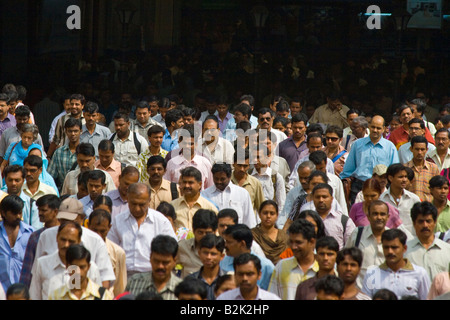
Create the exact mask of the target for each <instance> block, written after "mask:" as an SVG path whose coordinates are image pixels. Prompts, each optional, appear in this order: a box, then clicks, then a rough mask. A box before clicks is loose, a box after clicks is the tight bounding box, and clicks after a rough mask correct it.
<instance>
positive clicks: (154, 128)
mask: <svg viewBox="0 0 450 320" xmlns="http://www.w3.org/2000/svg"><path fill="white" fill-rule="evenodd" d="M165 132H166V131H165V130H164V128H163V127H161V126H159V125H157V124H155V125H153V126H151V127H150V128H148V130H147V136H148V137H151V135H152V134H155V133H165Z"/></svg>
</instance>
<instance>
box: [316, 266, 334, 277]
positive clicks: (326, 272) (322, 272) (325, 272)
mask: <svg viewBox="0 0 450 320" xmlns="http://www.w3.org/2000/svg"><path fill="white" fill-rule="evenodd" d="M328 275H331V276H333V275H334V269H331V270H322V269H320V268H319V271H318V272H317V277H318V278H322V277H325V276H328Z"/></svg>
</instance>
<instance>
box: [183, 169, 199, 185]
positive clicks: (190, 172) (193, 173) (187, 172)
mask: <svg viewBox="0 0 450 320" xmlns="http://www.w3.org/2000/svg"><path fill="white" fill-rule="evenodd" d="M180 173H181V178H183V177H193V178H194V179H195V180H196V181H197V182H202V173H201V172H200V170H198V169H197V168H195V167H186V168H184V169H181V170H180Z"/></svg>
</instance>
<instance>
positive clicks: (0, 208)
mask: <svg viewBox="0 0 450 320" xmlns="http://www.w3.org/2000/svg"><path fill="white" fill-rule="evenodd" d="M23 207H24V202H23V200H22V199H21V198H20V197H19V196H16V195H15V194H8V195H7V196H6V197H4V198H3V200H2V201H1V202H0V212H2V213H6V212H8V211H10V212H12V213H13V214H18V213H21V212H22V210H23Z"/></svg>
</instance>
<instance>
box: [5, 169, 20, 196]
mask: <svg viewBox="0 0 450 320" xmlns="http://www.w3.org/2000/svg"><path fill="white" fill-rule="evenodd" d="M24 182H25V181H24V177H23V175H22V171H18V172H10V173H8V176H7V177H6V178H5V183H6V186H7V191H8V193H9V194H15V195H19V194H20V193H21V192H22V186H23V183H24Z"/></svg>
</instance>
